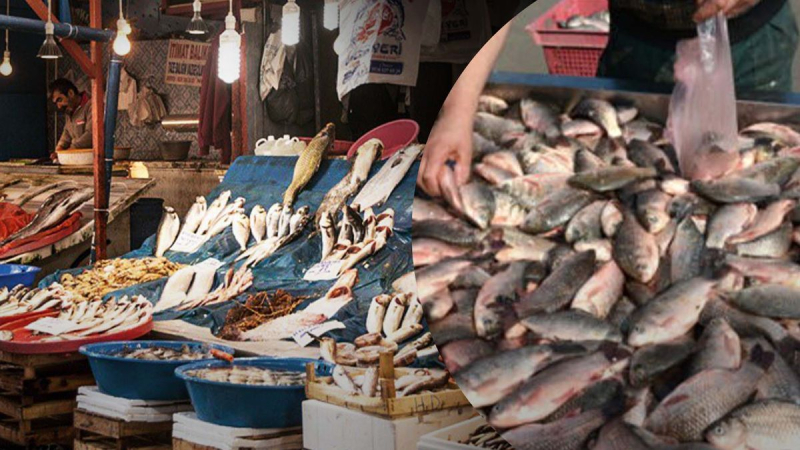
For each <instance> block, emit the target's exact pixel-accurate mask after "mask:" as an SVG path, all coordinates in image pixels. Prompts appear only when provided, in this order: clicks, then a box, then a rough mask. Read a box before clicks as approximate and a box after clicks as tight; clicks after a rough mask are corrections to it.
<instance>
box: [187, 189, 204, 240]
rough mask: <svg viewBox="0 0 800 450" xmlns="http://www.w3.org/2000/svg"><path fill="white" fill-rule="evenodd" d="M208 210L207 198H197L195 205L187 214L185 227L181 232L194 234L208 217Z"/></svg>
mask: <svg viewBox="0 0 800 450" xmlns="http://www.w3.org/2000/svg"><path fill="white" fill-rule="evenodd" d="M206 208H207V205H206V198H205V197H203V196H199V197H197V198H195V201H194V203H193V204H192V206H191V207H190V208H189V212H187V213H186V216H185V217H184V218H183V226H182V227H181V231H186V232H188V233H194V232H195V231H197V228H198V227H199V226H200V222H201V221H202V220H203V217H204V216H205V215H206Z"/></svg>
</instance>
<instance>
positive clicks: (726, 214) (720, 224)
mask: <svg viewBox="0 0 800 450" xmlns="http://www.w3.org/2000/svg"><path fill="white" fill-rule="evenodd" d="M757 213H758V208H757V207H756V205H754V204H752V203H732V204H729V205H725V206H723V207H722V208H720V209H718V210H717V211H716V212H715V213H714V215H712V216H711V221H710V222H709V224H708V230H707V236H708V238H707V239H706V247H708V248H714V249H723V248H725V245H726V244H727V242H728V239H730V238H731V237H732V236H736V235H737V234H739V233H741V232H742V230H744V229H746V228H748V227H749V226H750V224H751V223H753V221H754V220H755V218H756V214H757Z"/></svg>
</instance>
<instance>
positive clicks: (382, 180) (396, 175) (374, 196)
mask: <svg viewBox="0 0 800 450" xmlns="http://www.w3.org/2000/svg"><path fill="white" fill-rule="evenodd" d="M423 148H424V146H422V145H416V144H413V145H410V146H408V147H406V148H403V149H400V150H398V151H397V152H396V153H395V154H393V155H392V156H391V157H389V159H388V160H387V161H386V162H385V163H384V165H383V167H381V168H380V170H379V171H378V173H376V174H375V175H374V176H373V177H372V178H370V180H369V181H367V184H365V185H364V187H363V188H361V191H359V193H358V195H356V197H355V198H354V199H353V201H352V202H351V205H353V206H354V207H355V206H358V208H356V209H357V210H359V211H366V210H367V209H369V208H374V207H376V206H379V205H382V204H384V203H386V200H388V199H389V196H390V195H391V194H392V191H394V188H396V187H397V185H398V184H400V181H402V180H403V177H405V176H406V173H407V172H408V170H409V169H410V168H411V165H412V164H414V161H415V160H416V159H417V156H419V154H420V153H421V152H422V150H423Z"/></svg>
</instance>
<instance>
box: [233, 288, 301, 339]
mask: <svg viewBox="0 0 800 450" xmlns="http://www.w3.org/2000/svg"><path fill="white" fill-rule="evenodd" d="M303 301H305V298H304V297H294V296H292V295H291V294H289V293H288V292H286V291H284V290H282V289H278V290H277V291H275V293H274V294H270V293H269V292H259V293H257V294H253V295H250V296H248V297H247V300H245V302H244V303H241V304H239V303H237V304H236V305H235V306H234V307H233V308H231V309H230V310H229V311H228V314H227V315H226V316H225V323H224V325H223V326H222V328H221V329H220V331H219V334H218V337H220V338H222V339H229V340H236V339H237V337H238V336H239V335H240V334H241V333H243V332H245V331H249V330H252V329H253V328H255V327H257V326H259V325H261V324H262V323H265V322H269V321H270V320H273V319H277V318H278V317H282V316H286V315H288V314H291V313H293V312H294V310H295V309H296V308H297V307H298V306H300V304H301V303H303Z"/></svg>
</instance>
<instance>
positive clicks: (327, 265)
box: [303, 261, 344, 281]
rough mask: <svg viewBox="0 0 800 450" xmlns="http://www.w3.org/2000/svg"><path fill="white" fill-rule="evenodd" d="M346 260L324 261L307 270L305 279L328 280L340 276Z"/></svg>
mask: <svg viewBox="0 0 800 450" xmlns="http://www.w3.org/2000/svg"><path fill="white" fill-rule="evenodd" d="M343 265H344V261H322V262H321V263H318V264H315V265H314V266H313V267H312V268H310V269H308V270H307V271H306V274H305V275H304V276H303V279H304V280H306V281H328V280H335V279H337V278H339V271H340V270H341V269H342V266H343Z"/></svg>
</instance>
